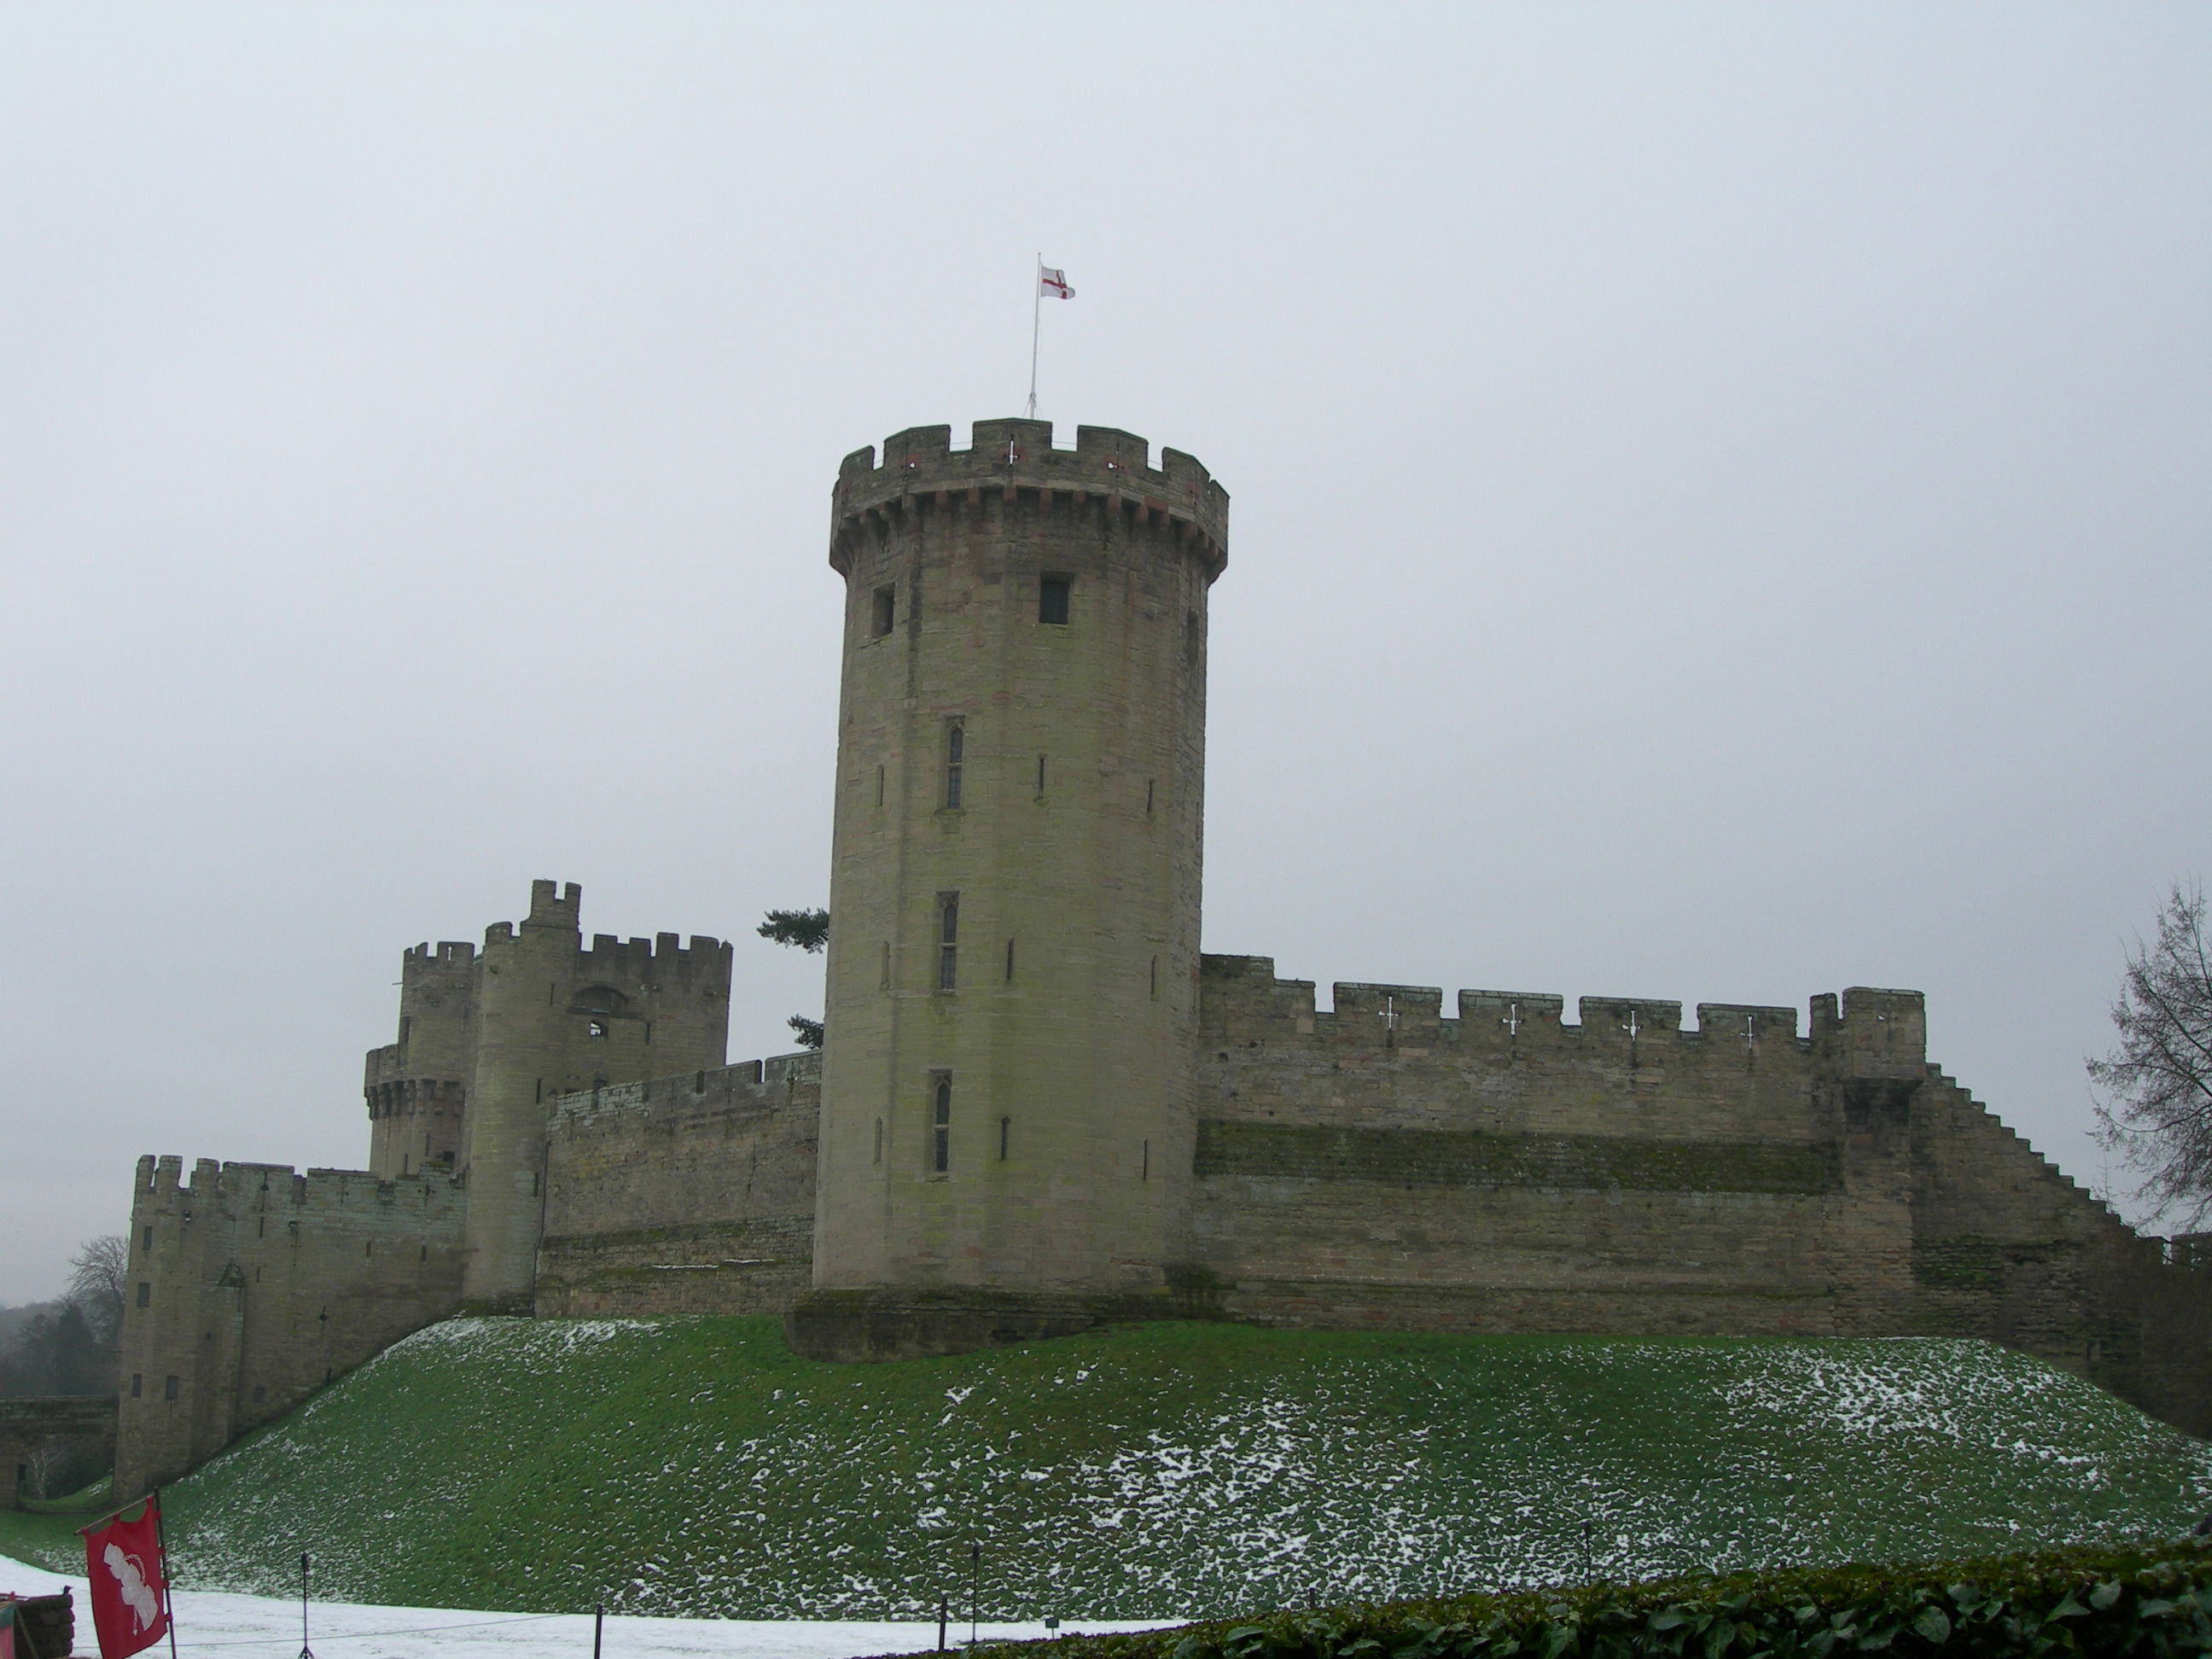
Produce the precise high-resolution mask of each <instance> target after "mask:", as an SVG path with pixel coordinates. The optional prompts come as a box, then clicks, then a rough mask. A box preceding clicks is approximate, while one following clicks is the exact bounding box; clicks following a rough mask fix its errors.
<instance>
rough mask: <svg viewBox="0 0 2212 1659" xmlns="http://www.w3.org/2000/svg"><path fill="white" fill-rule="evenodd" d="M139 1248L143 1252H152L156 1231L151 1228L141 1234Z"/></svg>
mask: <svg viewBox="0 0 2212 1659" xmlns="http://www.w3.org/2000/svg"><path fill="white" fill-rule="evenodd" d="M138 1248H139V1249H142V1250H150V1249H153V1248H154V1230H153V1229H152V1228H151V1227H149V1228H147V1229H146V1230H145V1231H143V1232H142V1233H141V1234H139V1236H138Z"/></svg>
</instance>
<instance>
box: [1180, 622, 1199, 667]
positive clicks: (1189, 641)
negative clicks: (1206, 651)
mask: <svg viewBox="0 0 2212 1659" xmlns="http://www.w3.org/2000/svg"><path fill="white" fill-rule="evenodd" d="M1182 656H1183V660H1184V661H1185V662H1188V663H1195V662H1197V660H1198V612H1197V611H1184V612H1183V613H1182Z"/></svg>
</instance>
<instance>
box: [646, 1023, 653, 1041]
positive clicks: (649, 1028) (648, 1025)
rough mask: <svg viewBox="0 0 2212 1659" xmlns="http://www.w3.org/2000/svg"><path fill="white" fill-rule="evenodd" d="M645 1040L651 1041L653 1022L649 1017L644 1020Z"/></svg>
mask: <svg viewBox="0 0 2212 1659" xmlns="http://www.w3.org/2000/svg"><path fill="white" fill-rule="evenodd" d="M645 1040H646V1041H647V1042H652V1041H653V1022H652V1021H651V1020H649V1019H648V1020H647V1021H646V1022H645Z"/></svg>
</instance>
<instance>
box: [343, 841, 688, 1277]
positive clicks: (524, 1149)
mask: <svg viewBox="0 0 2212 1659" xmlns="http://www.w3.org/2000/svg"><path fill="white" fill-rule="evenodd" d="M582 902H583V890H582V889H581V888H580V887H578V886H577V885H576V884H574V883H573V882H571V883H570V884H568V885H567V886H566V887H564V888H557V889H556V884H554V883H552V882H550V881H537V882H532V884H531V887H530V913H529V915H527V916H526V917H525V918H524V919H523V921H522V924H521V926H520V927H515V926H514V925H513V923H510V922H504V921H502V922H497V923H495V924H494V925H493V926H492V927H489V929H487V930H486V931H485V933H484V945H483V953H482V955H480V956H479V957H477V960H476V964H475V999H476V1006H475V1024H474V1033H475V1054H474V1056H473V1060H472V1061H471V1070H470V1077H469V1085H468V1115H467V1119H466V1123H467V1130H466V1134H465V1140H464V1151H463V1155H462V1173H463V1176H465V1179H466V1181H467V1182H468V1194H469V1203H468V1225H467V1231H466V1236H465V1243H466V1267H465V1273H464V1278H463V1284H462V1293H463V1296H464V1297H465V1303H466V1304H467V1305H468V1306H471V1307H473V1308H479V1309H490V1310H502V1311H510V1312H527V1311H529V1310H530V1308H531V1306H532V1297H533V1286H534V1284H535V1279H536V1273H537V1257H538V1237H539V1234H540V1232H541V1231H542V1229H543V1226H544V1213H545V1192H544V1182H545V1126H546V1120H547V1117H548V1115H549V1114H550V1111H551V1109H552V1103H553V1100H554V1097H556V1095H560V1094H562V1093H564V1092H566V1091H570V1090H574V1089H590V1088H593V1087H598V1086H602V1085H606V1084H610V1083H629V1082H633V1081H635V1080H636V1079H640V1078H647V1077H651V1076H653V1075H654V1074H655V1073H657V1072H658V1073H679V1072H689V1071H693V1070H696V1069H698V1068H700V1067H707V1066H720V1065H721V1063H722V1060H723V1055H724V1052H725V1049H726V1045H727V1039H728V1036H729V1020H730V947H729V946H728V945H726V944H724V943H722V942H721V941H720V940H719V939H712V938H709V937H707V936H706V935H703V934H701V935H695V936H694V937H693V938H692V939H691V941H690V944H689V945H684V944H682V943H680V942H679V940H678V937H677V935H676V934H674V933H659V934H656V935H655V936H654V937H653V938H652V939H629V940H623V939H617V938H616V937H615V936H614V935H612V934H609V933H601V934H597V935H595V936H594V937H593V938H592V947H591V949H590V950H588V951H586V950H584V949H582V948H581V946H582V933H581V931H580V926H579V921H578V915H579V910H580V907H581V904H582ZM372 1063H374V1057H372Z"/></svg>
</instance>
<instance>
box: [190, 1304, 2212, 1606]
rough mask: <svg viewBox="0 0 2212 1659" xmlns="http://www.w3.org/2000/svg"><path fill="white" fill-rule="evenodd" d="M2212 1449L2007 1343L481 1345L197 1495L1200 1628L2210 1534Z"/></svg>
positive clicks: (673, 1583)
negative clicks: (1724, 1575) (853, 1355)
mask: <svg viewBox="0 0 2212 1659" xmlns="http://www.w3.org/2000/svg"><path fill="white" fill-rule="evenodd" d="M2208 1507H2212V1445H2207V1444H2206V1443H2203V1442H2199V1441H2195V1440H2191V1439H2189V1438H2187V1437H2184V1436H2182V1435H2180V1434H2179V1433H2177V1432H2175V1431H2172V1430H2170V1429H2167V1428H2165V1427H2163V1426H2162V1425H2159V1424H2157V1423H2154V1422H2153V1421H2152V1420H2150V1419H2148V1418H2146V1417H2144V1416H2143V1415H2142V1413H2139V1412H2137V1411H2136V1410H2134V1409H2133V1408H2132V1407H2129V1406H2126V1405H2124V1404H2123V1403H2122V1402H2121V1401H2118V1400H2117V1399H2114V1398H2113V1397H2112V1396H2111V1395H2106V1394H2104V1393H2102V1392H2100V1391H2099V1390H2097V1389H2093V1388H2091V1387H2089V1386H2088V1385H2087V1384H2085V1383H2081V1382H2079V1381H2077V1380H2075V1378H2073V1377H2071V1376H2066V1375H2064V1374H2063V1373H2061V1372H2058V1371H2056V1370H2051V1369H2050V1368H2049V1367H2047V1366H2045V1365H2043V1364H2040V1363H2039V1362H2037V1361H2035V1360H2033V1359H2029V1358H2025V1357H2023V1356H2021V1355H2019V1354H2016V1353H2012V1352H2007V1351H2005V1350H2002V1349H1999V1348H1996V1347H1992V1346H1988V1345H1986V1344H1982V1343H1974V1342H1959V1341H1932V1340H1931V1341H1920V1340H1889V1341H1866V1342H1856V1341H1854V1342H1778V1341H1722V1340H1677V1341H1608V1340H1597V1339H1581V1338H1536V1337H1520V1338H1514V1337H1467V1336H1412V1335H1373V1334H1337V1333H1315V1332H1280V1331H1262V1330H1255V1329H1251V1328H1244V1327H1240V1326H1233V1325H1207V1324H1163V1325H1153V1326H1146V1327H1140V1328H1133V1329H1127V1330H1121V1331H1115V1332H1111V1333H1107V1334H1097V1335H1091V1336H1084V1337H1075V1338H1070V1339H1067V1340H1061V1341H1056V1342H1048V1343H1038V1344H1034V1345H1030V1346H1020V1347H1013V1348H1007V1349H1002V1350H998V1351H995V1352H988V1353H980V1354H971V1355H965V1356H962V1357H959V1358H950V1359H934V1360H916V1361H911V1362H908V1363H905V1364H890V1365H857V1366H834V1365H826V1364H816V1363H813V1362H811V1361H807V1360H803V1359H799V1358H794V1357H793V1355H792V1354H791V1353H790V1352H788V1351H787V1349H786V1348H785V1347H784V1346H783V1342H782V1340H781V1334H780V1333H779V1331H778V1328H777V1326H776V1323H775V1321H773V1320H768V1319H696V1320H670V1321H661V1322H623V1321H605V1320H574V1321H571V1320H541V1321H529V1320H456V1321H453V1322H448V1323H447V1324H444V1325H441V1326H436V1327H434V1328H431V1329H430V1330H428V1331H425V1332H423V1333H422V1334H419V1335H417V1336H416V1337H414V1338H412V1339H410V1340H408V1341H407V1342H404V1343H402V1344H401V1345H400V1346H398V1347H397V1348H394V1349H392V1351H390V1352H387V1353H386V1354H384V1355H382V1356H381V1357H380V1358H377V1359H376V1360H374V1361H373V1362H372V1363H371V1364H368V1365H366V1366H364V1367H362V1369H361V1370H358V1371H356V1372H355V1373H354V1374H353V1375H351V1376H348V1377H346V1378H344V1379H343V1380H342V1381H340V1382H339V1383H337V1384H335V1385H333V1386H332V1387H331V1388H330V1389H325V1391H324V1392H323V1393H322V1394H320V1395H318V1396H317V1397H316V1398H315V1399H314V1400H313V1401H310V1402H309V1403H308V1404H307V1406H306V1407H303V1408H301V1410H300V1411H298V1412H295V1413H292V1414H291V1415H290V1416H289V1417H287V1418H286V1419H283V1420H282V1421H280V1422H278V1423H276V1424H274V1425H270V1427H269V1428H268V1429H266V1430H264V1431H261V1432H260V1433H258V1434H257V1435H255V1436H254V1437H251V1438H250V1439H248V1440H247V1441H246V1442H244V1443H241V1444H240V1446H238V1447H236V1448H234V1449H233V1450H232V1451H230V1452H229V1453H228V1454H226V1455H224V1456H222V1458H220V1459H218V1460H217V1461H216V1462H214V1463H213V1464H211V1465H210V1466H209V1467H208V1468H205V1469H204V1470H203V1471H201V1472H200V1473H199V1474H196V1475H194V1476H193V1477H192V1478H191V1479H190V1480H186V1481H184V1482H182V1483H181V1484H179V1486H176V1487H174V1488H173V1489H172V1490H171V1492H170V1496H169V1503H168V1516H169V1529H170V1535H171V1539H172V1541H173V1545H174V1547H175V1548H176V1550H177V1552H178V1555H179V1571H180V1577H181V1578H182V1580H183V1582H185V1583H190V1584H196V1585H199V1586H203V1587H210V1588H212V1587H216V1586H218V1585H219V1586H222V1587H226V1588H231V1589H256V1590H265V1591H269V1592H271V1593H276V1594H282V1593H283V1592H284V1591H285V1589H287V1588H288V1587H289V1585H290V1584H292V1583H295V1582H296V1581H295V1578H294V1577H293V1575H294V1574H295V1571H296V1563H297V1560H298V1558H299V1554H300V1552H301V1551H302V1550H307V1551H310V1552H312V1553H313V1554H314V1555H315V1557H316V1559H317V1569H316V1575H317V1581H318V1587H319V1589H321V1590H322V1591H323V1592H324V1593H325V1594H328V1595H332V1596H343V1597H345V1598H348V1599H352V1600H358V1601H388V1602H407V1603H416V1604H429V1605H449V1606H465V1607H498V1608H515V1609H520V1610H555V1609H574V1608H583V1607H589V1606H590V1605H591V1604H592V1602H593V1601H605V1602H606V1603H607V1604H608V1605H609V1606H610V1607H616V1608H620V1609H621V1610H623V1611H625V1612H631V1613H700V1614H722V1615H729V1616H738V1617H751V1618H774V1617H853V1618H882V1617H886V1616H914V1615H918V1614H921V1613H924V1612H926V1611H927V1610H930V1609H933V1607H934V1606H935V1602H936V1597H937V1594H938V1591H939V1587H940V1586H943V1587H945V1588H947V1589H952V1590H954V1591H955V1602H956V1606H957V1605H960V1604H962V1603H963V1602H964V1600H965V1595H964V1585H965V1583H966V1579H967V1576H968V1567H969V1541H970V1539H971V1538H975V1539H980V1540H981V1542H982V1544H983V1546H984V1552H983V1556H982V1563H981V1565H982V1599H983V1603H984V1608H983V1610H984V1613H985V1615H986V1616H987V1617H1017V1616H1018V1617H1032V1616H1042V1615H1043V1614H1045V1613H1060V1614H1062V1615H1063V1616H1077V1617H1090V1618H1112V1617H1118V1618H1130V1619H1135V1618H1177V1617H1198V1616H1207V1615H1218V1614H1223V1613H1231V1612H1236V1611H1238V1610H1242V1609H1248V1608H1264V1607H1298V1606H1303V1605H1307V1604H1312V1603H1319V1604H1340V1603H1343V1602H1346V1601H1365V1600H1385V1599H1390V1598H1396V1597H1405V1596H1414V1595H1447V1594H1457V1593H1461V1592H1464V1591H1469V1590H1477V1589H1494V1588H1504V1587H1510V1586H1515V1585H1522V1584H1530V1583H1546V1582H1553V1583H1556V1582H1565V1581H1571V1580H1578V1579H1582V1578H1584V1577H1650V1576H1653V1575H1656V1574H1661V1573H1668V1572H1680V1571H1704V1570H1714V1571H1734V1570H1740V1569H1743V1568H1763V1567H1770V1566H1779V1565H1791V1564H1817V1563H1826V1562H1841V1561H1846V1560H1881V1559H1928V1558H1932V1557H1937V1556H1952V1557H1955V1556H1961V1555H1972V1554H1984V1553H1996V1552H2001V1551H2004V1550H2008V1549H2014V1548H2019V1547H2030V1546H2048V1545H2055V1544H2063V1543H2074V1542H2092V1541H2120V1540H2125V1539H2132V1538H2150V1537H2158V1536H2171V1535H2173V1534H2176V1533H2179V1532H2181V1531H2185V1530H2186V1528H2187V1527H2188V1526H2189V1525H2190V1524H2191V1523H2192V1522H2194V1521H2195V1520H2196V1519H2197V1517H2198V1516H2201V1515H2202V1514H2203V1513H2204V1511H2205V1510H2206V1509H2207V1508H2208Z"/></svg>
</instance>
